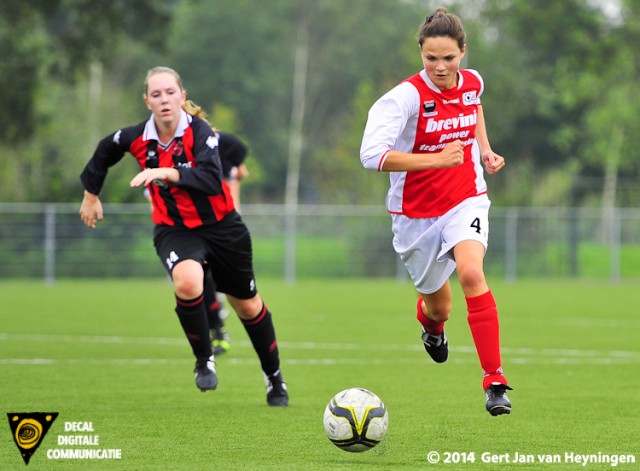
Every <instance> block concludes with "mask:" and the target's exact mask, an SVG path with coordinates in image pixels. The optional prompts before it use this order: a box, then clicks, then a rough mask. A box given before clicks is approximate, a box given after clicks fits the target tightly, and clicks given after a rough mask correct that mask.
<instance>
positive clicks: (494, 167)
mask: <svg viewBox="0 0 640 471" xmlns="http://www.w3.org/2000/svg"><path fill="white" fill-rule="evenodd" d="M482 163H484V168H485V169H487V173H488V174H489V175H493V174H495V173H498V172H499V171H500V170H502V168H503V167H504V166H505V161H504V157H502V156H501V155H498V154H496V153H494V152H493V151H492V150H490V151H487V152H485V153H484V154H482Z"/></svg>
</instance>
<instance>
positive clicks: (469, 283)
mask: <svg viewBox="0 0 640 471" xmlns="http://www.w3.org/2000/svg"><path fill="white" fill-rule="evenodd" d="M458 280H459V281H460V286H461V287H462V290H463V291H465V292H467V291H473V290H474V289H476V288H477V287H480V286H484V285H485V284H486V280H485V277H484V272H483V271H482V268H477V267H467V268H464V269H462V270H458Z"/></svg>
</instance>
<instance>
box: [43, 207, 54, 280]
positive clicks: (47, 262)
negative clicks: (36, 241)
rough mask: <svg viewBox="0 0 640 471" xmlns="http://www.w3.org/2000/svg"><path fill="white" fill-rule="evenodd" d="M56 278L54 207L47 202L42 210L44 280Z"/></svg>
mask: <svg viewBox="0 0 640 471" xmlns="http://www.w3.org/2000/svg"><path fill="white" fill-rule="evenodd" d="M55 278H56V207H55V205H53V204H51V203H50V204H47V205H46V206H45V210H44V282H45V283H46V284H48V285H51V284H53V282H54V281H55Z"/></svg>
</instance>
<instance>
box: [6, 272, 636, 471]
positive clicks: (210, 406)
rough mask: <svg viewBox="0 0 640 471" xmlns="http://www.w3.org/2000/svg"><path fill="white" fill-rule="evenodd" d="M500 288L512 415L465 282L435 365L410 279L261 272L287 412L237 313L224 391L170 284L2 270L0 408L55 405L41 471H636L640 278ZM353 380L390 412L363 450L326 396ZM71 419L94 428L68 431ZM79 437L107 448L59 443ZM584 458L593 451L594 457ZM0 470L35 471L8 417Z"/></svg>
mask: <svg viewBox="0 0 640 471" xmlns="http://www.w3.org/2000/svg"><path fill="white" fill-rule="evenodd" d="M491 286H492V289H493V292H494V295H495V297H496V300H497V302H498V309H499V312H500V319H501V328H502V346H503V363H504V367H505V372H506V374H507V377H508V378H509V380H510V382H511V384H512V386H513V387H514V389H515V390H514V391H513V392H512V393H510V398H511V401H512V403H513V412H512V414H511V415H509V416H500V417H491V416H490V415H489V414H488V413H487V412H486V411H485V410H484V394H483V391H482V389H481V374H480V367H479V364H478V360H477V356H476V353H475V351H474V348H473V344H472V341H471V335H470V332H469V328H468V326H467V324H466V312H465V305H464V298H463V296H462V294H461V292H460V291H459V289H458V288H457V286H454V309H453V313H452V318H451V320H450V321H449V323H448V324H447V335H448V337H449V342H450V356H449V361H448V362H447V363H445V364H443V365H436V364H435V363H432V362H431V361H430V359H429V358H428V357H427V355H426V353H425V352H424V349H423V347H422V345H421V342H420V336H419V334H420V329H419V326H418V324H417V322H416V321H415V319H414V306H415V299H416V297H415V294H414V292H413V289H412V287H411V286H410V285H409V284H399V283H396V282H395V281H390V280H349V279H346V280H334V281H328V280H316V281H299V282H297V283H296V284H294V285H286V284H284V283H282V282H281V281H279V280H259V289H260V292H261V294H262V296H263V297H264V299H265V301H266V302H267V304H268V306H269V308H270V309H271V311H272V312H273V314H274V319H275V324H276V330H277V333H278V339H279V345H280V352H281V357H282V371H283V374H284V377H285V380H286V381H287V383H288V386H289V391H290V406H289V407H288V408H269V407H268V406H267V405H266V400H265V390H264V383H263V380H262V376H261V372H260V368H259V364H258V361H257V358H256V357H255V354H254V352H253V350H252V348H251V346H250V344H249V341H248V338H247V336H246V334H245V332H244V330H243V329H242V327H241V325H240V323H239V321H238V320H237V319H235V318H229V319H228V320H227V326H228V328H229V330H230V333H231V341H232V348H231V351H230V352H229V353H228V354H226V355H224V356H221V357H220V358H218V360H217V365H218V376H219V379H220V385H219V388H218V390H216V391H214V392H207V393H204V394H203V393H201V392H200V391H199V390H198V389H196V387H195V384H194V379H193V373H192V369H193V363H194V360H193V358H192V356H191V352H190V349H189V347H188V344H187V342H186V340H185V339H184V338H183V334H182V331H181V329H180V326H179V323H178V321H177V319H176V317H175V314H174V313H173V296H172V292H171V287H170V285H169V284H168V283H167V282H166V281H165V280H152V281H144V280H142V281H141V280H124V281H111V280H108V281H104V280H92V281H61V282H58V283H56V284H55V285H53V286H45V285H43V284H42V283H39V282H21V281H20V282H19V281H3V283H2V284H1V285H0V299H1V300H2V302H1V303H0V378H1V380H0V398H1V402H0V404H1V409H2V413H3V416H4V417H8V416H7V414H10V413H16V412H58V413H59V416H58V417H57V419H56V421H55V422H54V423H53V425H52V426H51V429H50V430H49V432H48V433H47V434H46V436H45V437H44V439H43V440H42V442H41V444H40V446H39V448H38V449H37V450H36V452H35V453H34V454H33V455H32V457H31V460H30V462H29V467H28V468H27V469H34V470H38V469H40V470H45V469H46V470H67V469H78V470H87V469H89V470H91V469H109V470H136V471H138V470H165V469H166V470H199V469H219V470H349V469H360V468H363V469H367V470H377V469H384V470H389V469H391V470H396V469H407V470H408V469H426V468H440V467H442V468H444V469H451V470H454V469H455V470H458V469H460V470H473V469H479V470H487V471H488V470H494V469H495V470H510V469H519V468H521V469H550V470H564V469H572V470H573V469H581V468H583V469H584V468H586V469H610V468H612V467H613V466H612V462H607V461H606V460H607V459H609V460H611V459H614V460H616V459H618V458H617V457H619V456H622V457H623V458H621V459H626V460H631V459H633V460H635V462H634V463H623V462H621V461H619V462H618V463H617V467H616V468H618V469H640V445H639V443H640V407H639V406H640V394H639V393H638V390H640V342H639V340H638V339H639V338H640V318H639V317H638V311H639V308H640V290H639V289H638V285H637V283H631V282H629V283H623V284H618V285H611V284H606V283H605V284H603V283H601V282H588V281H566V280H552V281H520V282H517V283H514V284H507V283H502V282H495V281H492V282H491ZM352 386H359V387H365V388H368V389H371V390H372V391H374V392H375V393H376V394H378V395H379V396H380V397H381V398H382V399H383V401H385V404H386V405H387V408H388V411H389V430H388V433H387V436H386V438H385V440H384V441H383V442H382V443H381V444H380V445H378V446H377V447H376V448H374V449H372V450H370V451H367V452H365V453H360V454H351V453H347V452H345V451H342V450H339V449H338V448H336V447H335V446H334V445H332V444H331V443H330V442H329V441H328V440H327V438H326V437H325V435H324V431H323V427H322V414H323V411H324V407H325V405H326V403H327V401H328V400H329V399H330V398H331V396H332V395H333V394H335V393H336V392H338V391H340V390H342V389H345V388H347V387H352ZM3 420H6V419H3ZM68 422H81V423H90V425H91V427H92V428H93V431H92V432H72V431H65V423H68ZM74 435H81V436H85V437H89V439H90V440H93V441H94V443H95V442H96V441H97V442H98V443H97V444H94V445H80V444H78V445H68V444H64V441H65V440H69V439H68V437H69V436H74ZM61 437H62V438H61ZM69 449H72V450H79V449H112V450H120V453H121V458H120V459H118V460H114V459H91V460H79V459H68V458H60V457H59V456H60V454H61V453H62V452H63V450H69ZM582 455H589V456H591V457H592V458H590V459H591V460H592V461H590V462H588V463H586V466H584V463H582V462H581V461H580V460H582V459H583V458H580V456H582ZM56 456H58V458H56ZM624 457H626V458H624ZM519 458H520V459H521V460H523V461H520V462H514V461H517V460H518V459H519ZM436 459H439V463H438V465H433V464H431V462H430V460H431V461H435V460H436ZM530 459H532V460H533V462H525V461H524V460H530ZM584 459H586V458H584ZM554 460H556V462H549V463H545V462H544V461H554ZM445 461H448V462H445ZM0 468H1V469H3V470H4V469H9V470H14V469H15V470H18V469H25V464H24V462H23V459H22V457H21V455H20V452H19V450H18V448H17V446H16V444H15V443H14V440H13V436H12V432H11V429H10V426H9V423H8V422H4V425H0Z"/></svg>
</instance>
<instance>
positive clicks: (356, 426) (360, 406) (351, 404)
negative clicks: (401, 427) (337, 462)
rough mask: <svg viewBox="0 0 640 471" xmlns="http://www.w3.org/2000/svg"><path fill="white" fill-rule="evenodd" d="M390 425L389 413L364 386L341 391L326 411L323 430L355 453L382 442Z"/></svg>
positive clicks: (336, 444)
mask: <svg viewBox="0 0 640 471" xmlns="http://www.w3.org/2000/svg"><path fill="white" fill-rule="evenodd" d="M388 424H389V414H387V408H386V407H385V405H384V403H383V402H382V400H381V399H380V398H379V397H378V396H376V395H375V394H374V393H372V392H371V391H369V390H367V389H363V388H350V389H345V390H344V391H340V392H339V393H338V394H336V395H335V396H333V397H332V398H331V400H330V401H329V403H328V404H327V407H326V408H325V410H324V431H325V433H326V434H327V437H328V438H329V440H331V442H332V443H333V444H334V445H335V446H337V447H338V448H341V449H343V450H345V451H351V452H354V453H357V452H360V451H366V450H370V449H371V448H373V447H374V446H376V445H377V444H378V443H380V442H381V441H382V439H383V438H384V436H385V434H386V433H387V426H388Z"/></svg>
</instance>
